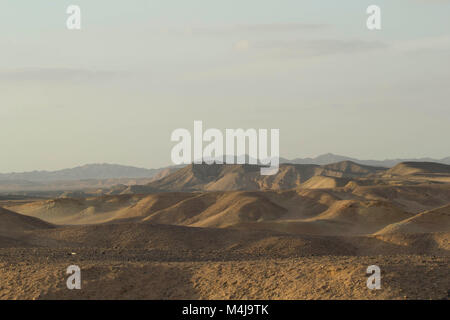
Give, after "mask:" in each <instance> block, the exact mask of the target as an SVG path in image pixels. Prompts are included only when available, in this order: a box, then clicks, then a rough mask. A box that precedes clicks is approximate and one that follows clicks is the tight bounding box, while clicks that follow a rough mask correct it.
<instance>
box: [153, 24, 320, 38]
mask: <svg viewBox="0 0 450 320" xmlns="http://www.w3.org/2000/svg"><path fill="white" fill-rule="evenodd" d="M327 27H328V25H325V24H305V23H271V24H238V25H229V26H197V27H195V26H194V27H185V28H168V27H161V28H159V31H161V32H163V33H165V34H173V35H201V36H219V35H255V34H267V33H289V32H296V33H298V32H302V31H304V32H306V31H308V32H310V31H316V30H322V29H325V28H327Z"/></svg>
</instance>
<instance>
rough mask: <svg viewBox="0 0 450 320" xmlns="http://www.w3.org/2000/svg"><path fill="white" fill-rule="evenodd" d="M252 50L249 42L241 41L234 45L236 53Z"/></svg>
mask: <svg viewBox="0 0 450 320" xmlns="http://www.w3.org/2000/svg"><path fill="white" fill-rule="evenodd" d="M249 48H250V42H249V41H248V40H239V41H238V42H236V43H235V44H234V45H233V50H235V51H241V52H242V51H248V49H249Z"/></svg>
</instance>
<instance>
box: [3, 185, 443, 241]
mask: <svg viewBox="0 0 450 320" xmlns="http://www.w3.org/2000/svg"><path fill="white" fill-rule="evenodd" d="M449 203H450V186H448V185H444V186H441V185H431V186H430V185H424V186H369V187H366V186H356V187H355V188H327V189H325V188H324V189H321V188H317V189H305V188H298V189H291V190H266V191H210V192H161V193H154V194H124V195H108V196H102V197H92V198H86V199H55V200H45V201H34V202H28V203H12V204H11V206H8V209H11V210H13V211H16V212H19V213H21V214H27V215H30V216H33V217H37V218H40V219H43V220H45V221H48V222H51V223H56V224H97V223H112V222H114V223H115V222H120V223H124V222H146V223H147V222H151V223H158V224H169V225H183V226H196V227H215V228H226V227H242V226H243V225H246V226H248V227H249V228H256V229H258V228H261V227H264V229H271V230H276V231H282V232H288V233H297V234H318V235H343V234H371V233H374V232H377V231H379V230H381V229H383V228H385V227H387V226H388V225H390V224H392V223H398V222H400V221H403V220H406V219H408V218H410V217H412V216H413V215H415V214H417V213H420V212H423V211H425V210H431V209H434V208H437V207H440V206H444V205H447V204H449Z"/></svg>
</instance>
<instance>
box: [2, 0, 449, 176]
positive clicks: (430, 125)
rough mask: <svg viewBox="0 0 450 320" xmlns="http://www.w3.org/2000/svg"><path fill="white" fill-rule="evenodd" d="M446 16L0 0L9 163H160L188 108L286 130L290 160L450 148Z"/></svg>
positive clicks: (358, 9) (295, 0) (292, 5)
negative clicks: (78, 21) (375, 19)
mask: <svg viewBox="0 0 450 320" xmlns="http://www.w3.org/2000/svg"><path fill="white" fill-rule="evenodd" d="M70 4H76V5H79V6H80V7H81V14H82V30H80V31H69V30H67V29H66V19H67V17H68V15H67V14H66V8H67V6H68V5H70ZM371 4H377V5H379V6H380V7H381V10H382V30H380V31H369V30H367V28H366V19H367V14H366V8H367V7H368V6H369V5H371ZM449 15H450V1H446V0H405V1H401V0H388V1H381V0H371V1H365V0H354V1H353V0H352V1H350V0H346V1H336V0H329V1H310V0H304V1H301V0H292V1H288V0H276V1H275V0H270V1H265V0H226V1H225V0H214V1H213V0H189V1H184V0H176V1H175V0H158V1H156V0H153V1H144V0H133V1H123V0H120V1H112V0H104V1H103V0H95V1H92V0H89V1H88V0H85V1H82V0H73V1H62V0H59V1H50V0H45V1H44V0H33V1H30V0H0V30H1V32H0V57H1V59H0V119H1V125H0V134H1V140H0V152H1V153H0V172H10V171H28V170H35V169H36V170H43V169H45V170H54V169H61V168H66V167H73V166H77V165H81V164H86V163H98V162H108V163H118V164H126V165H134V166H140V167H148V168H151V167H160V166H165V165H168V164H170V150H171V149H172V147H173V146H174V144H175V143H173V142H171V141H170V134H171V132H172V131H173V130H174V129H176V128H188V129H190V130H192V127H193V121H194V120H203V123H204V126H205V127H207V128H211V127H214V128H219V129H225V128H239V127H242V128H267V129H270V128H279V129H280V152H281V155H282V156H284V157H288V158H294V157H307V156H316V155H318V154H322V153H327V152H332V153H337V154H344V155H348V156H353V157H358V158H362V159H369V158H370V159H384V158H406V157H422V156H430V157H436V158H441V157H445V156H450V147H449V138H450V67H449V62H450V16H449Z"/></svg>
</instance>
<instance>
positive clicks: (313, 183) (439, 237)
mask: <svg viewBox="0 0 450 320" xmlns="http://www.w3.org/2000/svg"><path fill="white" fill-rule="evenodd" d="M258 172H259V168H258V167H254V166H247V165H225V166H219V165H213V166H207V165H191V166H187V167H185V168H181V169H178V170H174V171H170V172H167V174H166V175H161V176H159V177H158V179H154V180H152V181H150V182H149V183H147V184H144V185H131V186H127V185H120V186H116V187H111V188H109V189H103V190H102V191H101V192H98V190H83V192H82V195H81V196H78V197H71V196H70V194H65V195H64V196H62V197H58V198H41V199H37V198H35V197H26V196H24V197H22V198H20V199H18V198H8V197H7V196H5V197H2V198H0V199H1V200H0V299H448V298H449V290H450V272H449V260H450V259H449V258H450V254H449V253H450V242H449V241H450V166H448V165H443V164H436V163H401V164H399V165H396V166H395V167H393V168H391V169H387V168H381V167H371V166H363V165H358V164H355V163H351V162H348V161H347V162H342V163H336V164H331V165H323V166H319V165H282V166H281V167H280V171H279V172H278V174H277V175H275V176H267V177H263V176H260V175H259V173H258ZM70 265H78V266H79V267H80V268H81V277H82V289H81V290H69V289H67V287H66V280H67V277H68V275H67V274H66V269H67V267H68V266H70ZM370 265H377V266H379V267H380V269H381V289H379V290H370V289H368V288H367V286H366V281H367V277H368V275H367V274H366V269H367V267H368V266H370Z"/></svg>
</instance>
